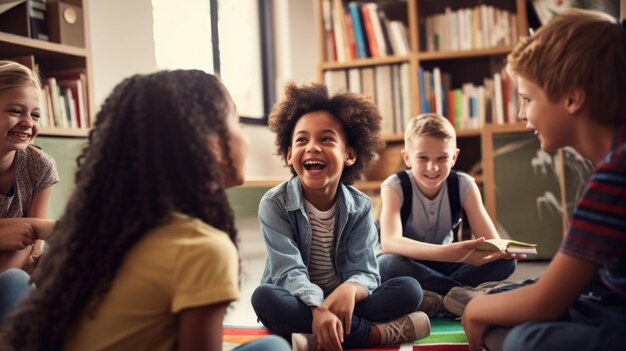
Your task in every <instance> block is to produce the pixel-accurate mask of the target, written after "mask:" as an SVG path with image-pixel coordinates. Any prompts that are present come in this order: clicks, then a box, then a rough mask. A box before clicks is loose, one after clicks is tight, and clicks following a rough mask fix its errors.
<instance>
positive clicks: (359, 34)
mask: <svg viewBox="0 0 626 351" xmlns="http://www.w3.org/2000/svg"><path fill="white" fill-rule="evenodd" d="M348 10H349V11H350V15H351V16H352V25H353V27H354V36H355V39H356V49H357V53H358V55H359V58H366V57H369V52H368V49H367V41H366V37H365V31H364V28H363V21H361V11H360V9H359V4H358V3H356V2H354V1H352V2H349V3H348Z"/></svg>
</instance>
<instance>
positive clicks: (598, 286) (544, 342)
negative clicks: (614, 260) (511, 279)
mask: <svg viewBox="0 0 626 351" xmlns="http://www.w3.org/2000/svg"><path fill="white" fill-rule="evenodd" d="M536 281H537V279H528V280H526V281H524V282H522V283H519V284H511V285H507V286H503V287H499V288H496V289H493V290H491V291H490V292H489V293H490V294H497V293H501V292H506V291H509V290H515V289H519V288H521V287H524V286H526V285H530V284H534V283H535V282H536ZM624 330H626V304H625V303H624V301H623V299H622V298H620V297H619V296H617V295H615V294H614V293H613V292H611V291H610V290H609V289H608V288H607V287H606V286H605V285H604V284H602V283H601V282H600V280H599V279H598V278H597V277H596V279H594V280H593V281H592V282H591V283H589V285H588V286H587V287H586V288H585V289H584V290H583V293H582V294H581V296H580V297H579V298H578V300H577V301H576V302H575V303H574V305H572V307H571V308H570V309H569V311H568V312H567V314H566V315H565V316H564V317H563V318H562V319H561V320H558V321H546V322H527V323H523V324H520V325H518V326H515V327H513V328H504V327H494V328H492V329H491V330H490V331H489V332H488V333H487V335H486V336H485V345H486V347H487V349H488V350H489V351H501V350H505V351H509V350H511V351H515V350H589V351H591V350H598V351H599V350H624V349H625V347H626V334H624Z"/></svg>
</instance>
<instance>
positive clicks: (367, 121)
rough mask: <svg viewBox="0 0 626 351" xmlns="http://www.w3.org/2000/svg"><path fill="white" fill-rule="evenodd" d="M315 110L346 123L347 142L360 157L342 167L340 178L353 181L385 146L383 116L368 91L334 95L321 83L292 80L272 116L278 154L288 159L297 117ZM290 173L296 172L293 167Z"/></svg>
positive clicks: (344, 180)
mask: <svg viewBox="0 0 626 351" xmlns="http://www.w3.org/2000/svg"><path fill="white" fill-rule="evenodd" d="M314 111H326V112H328V113H330V114H332V115H333V116H335V117H336V118H337V119H338V120H339V121H340V122H341V124H342V125H343V128H344V131H345V133H346V136H347V139H348V140H347V141H348V146H351V147H353V148H354V151H355V153H356V155H357V158H356V162H355V163H354V164H353V165H352V166H350V167H345V168H344V169H343V173H342V174H341V181H342V182H343V183H344V184H352V183H353V182H354V181H355V180H358V179H359V178H360V176H361V172H363V170H364V169H365V168H367V166H368V165H369V164H370V162H371V161H372V159H373V158H374V155H375V152H376V151H378V150H379V149H381V148H382V142H381V141H380V138H379V132H380V124H381V121H382V117H381V116H380V112H378V108H377V107H376V105H375V104H374V103H373V102H372V101H371V99H369V98H367V97H366V96H365V95H359V94H354V93H350V92H342V93H339V94H336V95H334V96H332V97H331V96H329V94H328V89H327V88H326V86H325V85H324V84H322V83H309V84H303V85H300V86H298V85H296V84H295V83H289V84H288V85H287V86H286V88H285V97H284V98H283V100H281V101H279V102H278V103H277V104H276V105H274V108H273V109H272V112H271V113H270V116H269V125H270V130H271V131H272V132H274V133H276V149H277V151H276V154H277V155H280V156H281V157H282V158H283V160H285V163H286V162H287V152H288V150H289V147H290V146H291V138H292V134H293V129H294V128H295V126H296V123H297V122H298V119H299V118H300V117H302V116H303V115H305V114H307V113H309V112H314ZM291 173H292V174H293V175H295V174H296V172H295V170H294V169H293V167H291Z"/></svg>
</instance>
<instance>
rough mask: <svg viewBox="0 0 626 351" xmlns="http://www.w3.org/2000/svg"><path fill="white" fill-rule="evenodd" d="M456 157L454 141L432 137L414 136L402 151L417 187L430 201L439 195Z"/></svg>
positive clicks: (457, 153)
mask: <svg viewBox="0 0 626 351" xmlns="http://www.w3.org/2000/svg"><path fill="white" fill-rule="evenodd" d="M458 155H459V149H457V148H456V144H455V143H454V140H452V139H442V138H436V137H432V136H415V137H413V138H412V140H411V142H410V143H409V144H408V145H407V148H406V149H404V150H402V157H403V159H404V163H405V164H406V165H407V167H409V168H411V173H413V176H414V177H415V179H416V180H417V186H418V187H419V189H420V191H421V192H422V193H423V194H424V195H425V196H426V197H428V198H431V199H432V198H434V197H435V196H437V193H439V190H440V189H441V185H442V184H443V183H444V182H445V181H446V178H448V175H449V174H450V170H451V169H452V166H454V163H455V162H456V159H457V157H458Z"/></svg>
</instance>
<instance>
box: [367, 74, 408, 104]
mask: <svg viewBox="0 0 626 351" xmlns="http://www.w3.org/2000/svg"><path fill="white" fill-rule="evenodd" d="M407 77H408V76H407ZM361 90H362V93H363V94H364V95H368V96H370V97H372V101H374V102H376V78H375V75H374V67H364V68H361Z"/></svg>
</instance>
